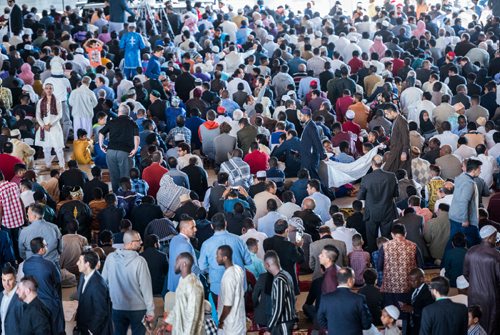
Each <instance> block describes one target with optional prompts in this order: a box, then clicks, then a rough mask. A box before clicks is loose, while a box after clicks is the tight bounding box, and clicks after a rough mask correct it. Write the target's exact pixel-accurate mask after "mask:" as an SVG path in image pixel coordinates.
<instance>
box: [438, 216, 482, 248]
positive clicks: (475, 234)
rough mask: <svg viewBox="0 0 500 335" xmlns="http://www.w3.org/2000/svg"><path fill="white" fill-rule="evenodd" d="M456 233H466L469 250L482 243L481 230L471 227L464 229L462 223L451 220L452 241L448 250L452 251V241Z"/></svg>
mask: <svg viewBox="0 0 500 335" xmlns="http://www.w3.org/2000/svg"><path fill="white" fill-rule="evenodd" d="M456 233H464V234H465V237H466V239H467V248H470V247H472V246H475V245H476V244H479V243H481V237H480V236H479V229H478V227H477V226H473V225H469V226H468V227H462V223H461V222H458V221H454V220H450V239H449V241H448V244H447V245H446V250H448V249H451V248H452V245H451V241H452V240H453V236H455V234H456Z"/></svg>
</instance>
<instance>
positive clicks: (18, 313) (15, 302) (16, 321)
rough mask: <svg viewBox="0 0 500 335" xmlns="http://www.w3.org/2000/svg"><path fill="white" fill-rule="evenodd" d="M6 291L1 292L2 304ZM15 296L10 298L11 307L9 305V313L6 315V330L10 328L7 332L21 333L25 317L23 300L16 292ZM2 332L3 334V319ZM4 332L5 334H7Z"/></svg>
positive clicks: (0, 323) (0, 300) (0, 324)
mask: <svg viewBox="0 0 500 335" xmlns="http://www.w3.org/2000/svg"><path fill="white" fill-rule="evenodd" d="M3 294H4V292H1V293H0V304H1V303H2V300H3V298H4V295H3ZM13 294H14V296H13V297H12V299H11V300H10V303H9V307H7V314H6V315H5V330H8V333H7V334H19V333H20V332H21V331H20V323H21V321H22V317H23V305H24V304H23V302H22V301H21V300H19V298H18V296H17V294H16V292H14V293H13ZM0 334H2V320H1V319H0ZM7 334H4V335H7Z"/></svg>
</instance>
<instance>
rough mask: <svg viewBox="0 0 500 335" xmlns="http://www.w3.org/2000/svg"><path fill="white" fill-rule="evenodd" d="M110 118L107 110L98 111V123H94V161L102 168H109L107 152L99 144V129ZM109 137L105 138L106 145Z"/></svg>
mask: <svg viewBox="0 0 500 335" xmlns="http://www.w3.org/2000/svg"><path fill="white" fill-rule="evenodd" d="M107 120H108V115H107V114H106V113H105V112H99V113H97V123H96V124H94V126H93V128H92V130H93V132H94V163H95V165H96V166H98V167H100V168H101V169H107V168H108V164H107V163H106V153H105V152H104V151H102V150H101V147H100V146H99V131H100V130H101V129H102V128H104V126H105V125H106V122H107ZM107 143H108V142H107V139H105V140H104V145H107Z"/></svg>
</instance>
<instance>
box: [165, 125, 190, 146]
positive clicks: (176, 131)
mask: <svg viewBox="0 0 500 335" xmlns="http://www.w3.org/2000/svg"><path fill="white" fill-rule="evenodd" d="M177 134H182V135H184V139H185V142H186V143H187V144H189V145H191V130H189V128H186V127H175V128H172V129H171V130H170V131H169V132H168V135H167V140H166V142H167V143H169V142H170V141H172V142H173V141H174V139H175V135H177Z"/></svg>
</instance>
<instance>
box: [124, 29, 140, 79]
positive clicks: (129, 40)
mask: <svg viewBox="0 0 500 335" xmlns="http://www.w3.org/2000/svg"><path fill="white" fill-rule="evenodd" d="M145 47H146V46H145V45H144V41H143V40H142V36H141V35H139V34H138V33H136V32H128V33H126V34H124V35H123V36H122V38H121V39H120V49H125V62H124V68H125V69H134V70H135V69H136V68H137V67H138V66H141V49H144V48H145Z"/></svg>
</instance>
